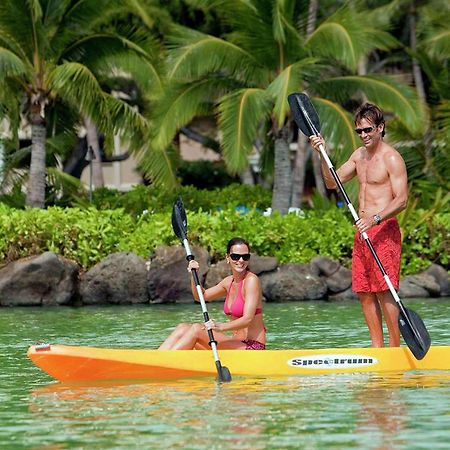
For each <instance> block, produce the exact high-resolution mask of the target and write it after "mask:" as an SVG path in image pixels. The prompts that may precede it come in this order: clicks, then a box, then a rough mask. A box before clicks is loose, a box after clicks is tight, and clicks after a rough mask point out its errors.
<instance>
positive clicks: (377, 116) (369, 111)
mask: <svg viewBox="0 0 450 450" xmlns="http://www.w3.org/2000/svg"><path fill="white" fill-rule="evenodd" d="M362 119H367V120H369V121H370V122H372V123H373V124H374V125H375V126H378V125H381V124H383V131H382V132H381V136H382V137H384V135H385V134H386V133H385V123H384V116H383V112H382V111H381V109H380V108H378V106H377V105H373V104H372V103H364V105H362V106H361V107H360V108H359V109H358V110H357V111H356V113H355V125H356V124H357V123H358V122H360V121H361V120H362Z"/></svg>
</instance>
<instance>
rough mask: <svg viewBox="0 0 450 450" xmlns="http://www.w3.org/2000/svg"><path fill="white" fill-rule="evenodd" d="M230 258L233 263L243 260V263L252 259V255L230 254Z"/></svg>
mask: <svg viewBox="0 0 450 450" xmlns="http://www.w3.org/2000/svg"><path fill="white" fill-rule="evenodd" d="M230 258H231V259H232V260H233V261H239V260H240V259H241V258H242V260H243V261H248V260H249V259H250V253H243V254H241V253H230Z"/></svg>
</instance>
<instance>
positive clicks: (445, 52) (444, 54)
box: [423, 28, 450, 61]
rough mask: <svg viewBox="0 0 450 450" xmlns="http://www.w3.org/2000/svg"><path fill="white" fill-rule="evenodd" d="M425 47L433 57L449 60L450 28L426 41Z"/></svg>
mask: <svg viewBox="0 0 450 450" xmlns="http://www.w3.org/2000/svg"><path fill="white" fill-rule="evenodd" d="M423 45H424V47H425V48H426V49H427V51H428V54H429V55H430V56H431V57H432V58H436V59H438V60H439V61H444V60H448V59H449V57H450V30H449V29H448V28H447V29H444V30H441V31H440V32H437V33H436V34H434V35H432V36H431V37H430V38H428V39H427V40H425V41H424V43H423Z"/></svg>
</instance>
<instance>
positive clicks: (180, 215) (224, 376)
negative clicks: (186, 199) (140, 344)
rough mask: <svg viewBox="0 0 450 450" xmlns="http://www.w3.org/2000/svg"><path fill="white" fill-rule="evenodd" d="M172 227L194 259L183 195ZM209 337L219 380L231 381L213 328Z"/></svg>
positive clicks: (197, 282)
mask: <svg viewBox="0 0 450 450" xmlns="http://www.w3.org/2000/svg"><path fill="white" fill-rule="evenodd" d="M172 227H173V231H174V232H175V234H176V235H177V236H178V237H179V238H180V239H181V240H182V242H183V245H184V249H185V251H186V259H187V260H188V261H192V260H193V259H194V255H193V254H192V252H191V248H190V246H189V242H188V239H187V217H186V211H185V210H184V205H183V201H182V200H181V197H178V199H177V201H176V202H175V204H174V205H173V210H172ZM191 273H192V276H193V277H194V282H195V287H196V289H197V294H198V298H199V299H200V304H201V305H202V312H203V319H204V321H205V323H206V322H208V321H209V315H208V310H207V309H206V302H205V298H204V296H203V291H202V287H201V285H200V280H199V277H198V273H197V271H196V270H195V269H192V271H191ZM208 337H209V345H210V347H211V350H212V352H213V355H214V361H215V362H216V368H217V375H218V379H219V381H223V382H229V381H231V374H230V371H229V370H228V368H226V367H224V366H222V364H221V363H220V359H219V354H218V352H217V342H216V341H215V340H214V334H213V332H212V330H208Z"/></svg>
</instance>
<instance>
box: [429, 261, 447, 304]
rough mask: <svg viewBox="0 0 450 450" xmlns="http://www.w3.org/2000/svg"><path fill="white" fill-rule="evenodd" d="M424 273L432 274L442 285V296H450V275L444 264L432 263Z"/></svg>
mask: <svg viewBox="0 0 450 450" xmlns="http://www.w3.org/2000/svg"><path fill="white" fill-rule="evenodd" d="M422 273H423V274H425V275H431V276H432V277H433V278H434V279H435V280H436V283H437V284H439V286H440V295H441V296H442V297H448V296H450V275H449V273H448V272H447V271H446V270H445V269H444V268H443V267H442V266H440V265H438V264H432V265H431V266H430V267H428V269H426V270H425V271H424V272H422Z"/></svg>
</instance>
